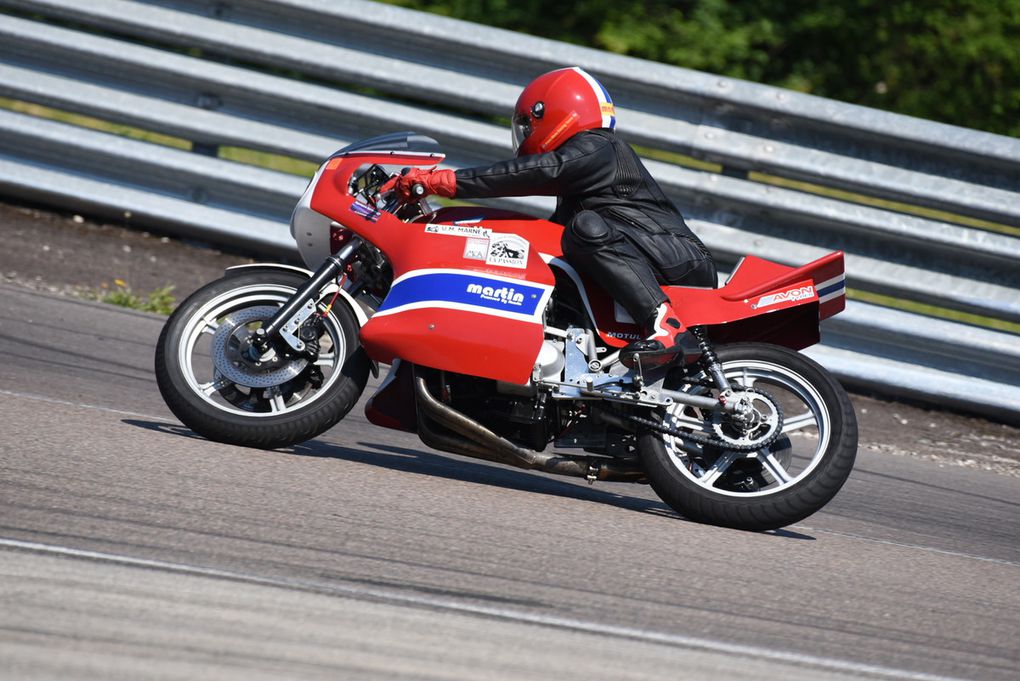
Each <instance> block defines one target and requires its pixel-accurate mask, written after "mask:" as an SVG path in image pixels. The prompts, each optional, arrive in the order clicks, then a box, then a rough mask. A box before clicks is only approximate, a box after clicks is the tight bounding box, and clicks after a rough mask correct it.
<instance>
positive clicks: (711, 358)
mask: <svg viewBox="0 0 1020 681" xmlns="http://www.w3.org/2000/svg"><path fill="white" fill-rule="evenodd" d="M691 332H692V333H693V334H694V336H695V337H696V338H697V339H698V346H699V347H700V348H701V365H702V366H703V367H705V371H707V372H708V375H709V376H711V377H712V381H713V382H714V383H715V386H716V387H717V388H719V390H720V391H721V392H726V391H727V390H729V389H730V382H729V381H728V380H726V374H724V373H723V368H722V364H720V363H719V357H718V355H716V354H715V349H714V348H713V347H712V343H711V341H709V340H708V333H707V332H706V331H705V329H704V328H703V327H695V328H692V329H691Z"/></svg>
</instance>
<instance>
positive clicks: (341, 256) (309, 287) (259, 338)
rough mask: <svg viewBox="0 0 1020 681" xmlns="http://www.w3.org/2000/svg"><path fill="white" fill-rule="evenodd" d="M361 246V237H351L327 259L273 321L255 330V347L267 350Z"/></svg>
mask: <svg viewBox="0 0 1020 681" xmlns="http://www.w3.org/2000/svg"><path fill="white" fill-rule="evenodd" d="M361 244H362V241H361V239H360V238H359V237H356V236H354V237H351V240H350V241H348V242H347V243H346V244H345V245H344V247H343V248H341V249H340V250H339V251H337V253H335V254H334V255H331V256H329V257H328V258H326V260H325V262H323V263H322V265H321V266H320V267H319V269H318V270H316V271H315V274H313V275H312V278H311V279H309V280H308V281H307V282H305V284H304V285H303V286H302V287H301V288H299V289H298V290H297V291H295V292H294V295H292V296H291V297H290V298H289V299H288V300H287V302H286V303H284V304H283V307H281V308H280V309H279V310H278V311H277V313H276V314H274V315H273V317H272V319H270V320H269V321H267V322H266V323H265V324H263V325H262V327H261V328H259V329H256V330H255V336H256V339H255V345H257V346H260V348H261V349H265V348H266V347H267V346H268V344H269V342H270V339H272V338H275V337H276V335H277V334H279V332H280V329H281V328H283V326H284V324H286V323H287V320H289V319H290V318H291V317H293V316H294V315H295V314H297V313H298V311H299V310H300V309H301V308H302V307H304V306H305V303H306V302H307V301H308V300H310V299H313V298H314V297H315V294H316V293H318V292H319V290H320V289H321V288H322V287H323V286H325V285H326V284H328V283H329V282H330V281H332V280H334V279H336V278H337V277H339V276H340V275H341V274H342V273H343V271H344V268H345V267H346V266H347V261H348V260H350V259H351V257H352V256H353V255H354V253H355V252H357V250H358V249H359V248H360V247H361Z"/></svg>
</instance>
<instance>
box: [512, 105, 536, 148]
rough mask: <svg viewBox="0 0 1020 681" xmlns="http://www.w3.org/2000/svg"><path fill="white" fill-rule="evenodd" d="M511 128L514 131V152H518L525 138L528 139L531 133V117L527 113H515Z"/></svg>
mask: <svg viewBox="0 0 1020 681" xmlns="http://www.w3.org/2000/svg"><path fill="white" fill-rule="evenodd" d="M510 129H511V131H512V132H513V143H514V153H516V152H517V150H518V149H520V148H521V145H522V144H524V140H526V139H528V136H529V135H530V134H531V117H530V116H528V114H526V113H520V114H515V115H514V119H513V123H511V124H510Z"/></svg>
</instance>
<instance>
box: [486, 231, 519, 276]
mask: <svg viewBox="0 0 1020 681" xmlns="http://www.w3.org/2000/svg"><path fill="white" fill-rule="evenodd" d="M529 248H530V245H529V244H528V242H527V240H525V239H524V238H522V237H519V236H517V235H516V234H496V233H493V235H492V237H490V239H489V252H488V255H487V256H486V258H485V264H486V265H498V266H500V267H516V268H517V269H522V270H523V269H525V268H526V267H527V266H528V249H529Z"/></svg>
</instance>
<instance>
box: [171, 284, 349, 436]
mask: <svg viewBox="0 0 1020 681" xmlns="http://www.w3.org/2000/svg"><path fill="white" fill-rule="evenodd" d="M295 290H296V289H294V288H292V287H288V286H281V285H272V284H257V285H252V286H245V287H241V288H237V289H233V290H231V291H228V292H226V293H223V294H221V295H219V296H216V297H215V298H213V299H211V300H210V301H208V302H207V303H205V304H204V305H202V306H201V307H200V308H199V309H198V310H196V311H195V312H194V313H193V314H192V315H191V316H190V317H189V318H188V321H187V324H186V325H185V328H184V332H183V333H182V335H181V339H182V340H181V343H180V345H179V346H178V361H179V365H180V367H181V373H182V375H183V378H184V380H185V382H186V383H187V385H188V388H189V389H190V390H191V391H192V393H194V394H195V395H196V396H197V397H199V398H200V399H202V400H203V401H204V402H205V403H207V404H209V405H210V406H212V407H214V408H216V409H218V410H220V411H225V412H227V413H231V414H236V415H241V416H246V417H256V418H265V417H273V416H282V415H285V414H289V413H291V412H294V411H296V410H298V409H304V408H305V407H307V406H308V405H310V404H311V403H313V402H315V401H316V400H318V399H320V398H321V397H322V396H323V395H324V394H326V392H327V390H328V389H329V387H330V386H332V385H333V384H334V383H335V382H336V381H337V380H338V379H339V378H340V376H341V375H342V373H341V368H342V366H343V360H344V358H345V357H346V356H347V341H346V337H345V336H344V332H343V327H342V326H341V324H340V320H339V319H338V318H337V317H336V316H335V315H334V314H333V312H330V313H329V314H328V315H326V317H325V318H324V320H323V321H324V324H323V327H324V334H325V335H324V337H323V339H324V340H326V339H328V343H329V344H330V346H331V347H330V348H329V350H328V351H325V350H324V351H323V353H322V354H321V355H320V358H319V360H318V361H317V362H315V364H316V366H318V367H319V368H320V370H321V371H322V372H323V374H324V376H323V382H322V385H321V386H320V387H318V388H314V387H312V386H310V385H309V386H306V387H305V388H304V389H303V390H302V391H301V394H300V395H298V394H297V393H296V392H295V393H293V394H290V395H289V396H287V395H285V394H284V393H283V392H282V391H280V390H279V388H280V386H273V387H270V388H266V389H264V390H263V389H257V390H259V391H261V393H262V394H260V395H259V394H255V391H256V389H247V388H244V387H243V386H239V385H238V384H236V383H234V382H233V381H231V380H230V379H229V378H228V377H226V376H224V375H223V373H222V372H221V371H220V370H219V369H218V368H217V367H216V365H215V362H214V360H213V358H212V356H211V354H210V353H208V352H207V353H203V352H202V351H201V350H200V348H199V346H200V343H201V342H202V340H203V337H204V336H205V337H208V338H209V339H210V340H209V341H208V342H209V343H210V344H211V342H212V341H211V339H212V338H213V337H214V336H215V334H216V331H217V329H218V328H219V326H220V324H221V323H222V322H223V319H224V318H225V317H227V316H228V315H230V314H231V313H234V312H237V311H239V310H245V309H248V308H252V307H262V306H273V307H277V308H278V307H281V306H282V305H283V304H284V303H285V302H286V301H287V299H288V298H290V296H291V295H292V294H293V293H294V291H295ZM322 309H323V306H322V305H319V311H320V312H321V311H322ZM327 372H328V373H327ZM283 385H284V386H286V385H287V383H284V384H283ZM239 389H240V390H241V393H242V398H243V397H244V395H245V394H247V395H248V396H249V397H251V399H250V403H251V404H253V405H255V404H258V405H260V406H261V407H264V408H265V409H266V410H265V411H256V410H254V409H253V408H242V407H241V406H239V404H238V403H240V404H245V403H248V401H246V400H244V399H239V398H228V397H226V395H229V394H230V391H232V390H233V391H238V390H239ZM245 391H247V392H245Z"/></svg>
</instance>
